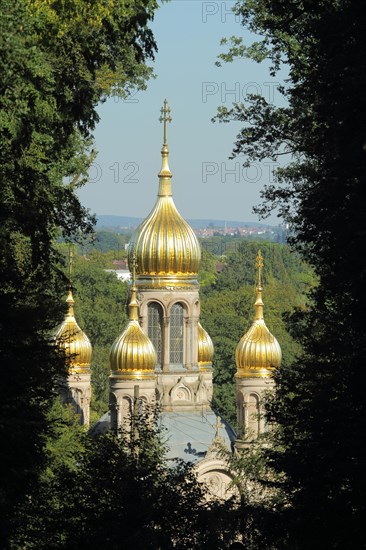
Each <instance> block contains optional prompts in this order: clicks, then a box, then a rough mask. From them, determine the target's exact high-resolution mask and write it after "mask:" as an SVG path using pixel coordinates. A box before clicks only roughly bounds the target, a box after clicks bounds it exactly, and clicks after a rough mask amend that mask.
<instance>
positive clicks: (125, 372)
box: [109, 262, 157, 380]
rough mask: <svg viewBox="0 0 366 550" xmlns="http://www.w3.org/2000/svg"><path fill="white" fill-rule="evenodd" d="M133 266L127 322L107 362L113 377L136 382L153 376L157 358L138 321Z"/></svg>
mask: <svg viewBox="0 0 366 550" xmlns="http://www.w3.org/2000/svg"><path fill="white" fill-rule="evenodd" d="M135 266H136V262H134V265H133V282H132V289H131V300H130V305H129V310H130V315H129V321H128V324H127V326H126V328H125V330H124V331H123V332H122V334H121V335H120V336H118V337H117V338H116V340H115V341H114V343H113V345H112V348H111V351H110V356H109V360H110V366H111V370H112V373H113V374H114V375H118V376H121V377H122V378H128V379H130V378H132V379H137V380H138V379H142V378H151V377H153V376H154V373H155V366H156V361H157V358H156V352H155V348H154V346H153V343H152V342H151V340H150V338H149V337H148V336H147V335H146V334H145V333H144V332H143V330H142V328H141V327H140V323H139V320H138V304H137V301H136V290H137V289H136V286H135Z"/></svg>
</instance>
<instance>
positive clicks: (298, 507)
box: [219, 0, 366, 549]
mask: <svg viewBox="0 0 366 550" xmlns="http://www.w3.org/2000/svg"><path fill="white" fill-rule="evenodd" d="M235 9H236V11H237V13H238V14H239V15H240V16H241V18H242V22H243V25H244V26H245V27H246V28H247V29H249V30H250V31H253V32H254V33H256V34H257V35H259V36H261V37H262V38H261V39H260V40H259V41H258V42H256V43H254V44H251V45H248V44H245V43H244V42H243V40H241V39H240V38H235V37H234V38H233V39H231V48H230V50H229V52H228V53H227V54H224V55H222V56H221V57H222V58H223V59H225V60H227V61H232V60H233V59H234V58H236V57H241V58H243V57H244V58H245V57H248V58H252V59H253V58H254V59H256V60H257V61H262V60H264V59H269V61H270V64H271V67H270V72H271V74H272V75H274V74H276V73H277V71H278V70H279V69H280V68H281V67H282V66H283V64H286V66H287V69H288V77H287V78H286V80H285V81H284V83H283V84H282V85H281V87H280V91H281V92H282V94H283V96H284V98H285V100H286V101H285V106H283V107H276V106H274V105H271V104H269V103H268V102H267V101H266V100H265V98H263V97H260V96H255V95H252V96H249V97H248V98H247V101H246V102H245V103H244V104H235V105H234V106H233V108H232V109H225V108H224V109H221V112H220V113H219V117H220V118H221V120H223V121H229V120H239V121H242V122H243V129H242V130H241V132H240V133H239V135H238V137H237V141H236V143H235V146H234V151H233V155H234V156H235V155H241V154H244V155H246V158H247V159H248V162H250V161H251V160H253V159H256V160H258V159H259V160H261V159H264V158H269V159H271V160H273V161H277V160H278V159H279V158H281V156H282V155H287V157H285V158H287V159H288V162H287V164H286V165H284V166H282V167H279V168H278V169H277V170H276V173H275V177H276V181H275V184H274V185H270V186H267V188H266V189H265V190H264V193H263V195H264V199H265V202H264V204H263V205H262V207H260V208H258V209H257V210H258V211H259V212H260V213H262V214H263V215H266V214H267V213H268V212H269V211H270V210H271V209H272V208H273V207H277V208H278V209H279V212H280V214H281V215H282V216H283V217H284V219H285V220H286V221H287V222H288V223H289V225H290V231H291V235H292V237H291V242H292V244H293V246H294V247H296V248H297V250H299V251H300V252H301V253H302V254H303V257H304V258H305V259H306V260H307V261H308V262H310V264H311V265H312V266H313V267H314V269H315V273H316V275H317V276H318V278H319V285H318V287H317V288H316V289H315V291H314V292H313V293H312V307H311V309H310V310H309V311H308V312H307V313H305V314H304V315H301V316H300V318H297V319H293V320H292V324H293V329H294V333H295V334H296V337H297V338H299V340H300V341H301V343H302V345H303V347H304V354H303V356H302V357H301V359H300V360H298V361H295V362H294V363H293V364H292V365H291V366H288V367H285V368H283V369H282V371H281V373H280V374H279V375H278V377H277V383H278V389H277V395H276V401H275V402H274V403H273V404H272V405H271V407H270V417H271V419H273V420H275V421H276V422H278V424H279V430H278V432H277V436H278V437H277V445H276V446H275V448H274V450H273V452H270V453H269V456H270V459H271V460H272V461H273V464H274V465H275V468H276V469H277V471H284V472H285V474H286V480H287V491H288V494H289V495H290V497H291V506H289V507H287V508H286V509H285V511H284V515H285V516H286V518H287V520H286V521H285V522H284V523H283V525H286V531H287V533H286V532H285V531H284V533H283V539H282V541H281V540H280V541H277V544H278V546H279V547H281V548H292V549H294V548H296V549H297V548H303V549H305V548H306V549H307V548H364V547H365V539H364V525H363V522H364V519H363V518H364V517H365V513H366V509H365V503H366V483H365V476H364V471H363V470H364V464H365V462H366V451H365V449H366V446H365V445H364V443H363V434H364V433H365V429H366V401H365V399H364V391H363V388H364V387H365V383H366V379H365V374H364V371H363V369H362V367H361V365H362V364H363V361H364V357H365V354H366V336H365V330H364V326H363V320H364V317H365V310H366V303H365V295H366V293H365V292H364V287H365V274H366V265H365V255H364V254H363V253H362V252H361V250H363V248H364V239H365V233H366V227H365V219H366V218H365V211H366V208H365V207H366V204H365V197H366V195H365V174H366V147H365V131H364V129H365V124H366V109H365V95H364V89H365V84H366V66H365V64H366V61H365V55H364V49H365V48H364V44H365V42H364V40H365V39H364V37H365V31H366V15H365V11H364V10H363V6H362V5H361V3H359V2H357V0H341V1H336V0H321V1H319V2H316V3H314V2H311V1H304V2H298V1H297V0H286V1H284V0H278V1H276V2H272V1H269V0H259V1H258V2H251V1H239V2H237V4H236V8H235ZM296 320H297V321H298V323H297V325H295V321H296ZM286 537H288V538H286ZM285 540H286V542H285Z"/></svg>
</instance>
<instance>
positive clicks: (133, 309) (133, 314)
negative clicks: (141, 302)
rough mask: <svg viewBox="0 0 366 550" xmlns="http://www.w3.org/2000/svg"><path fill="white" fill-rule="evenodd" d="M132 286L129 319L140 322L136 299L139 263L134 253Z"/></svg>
mask: <svg viewBox="0 0 366 550" xmlns="http://www.w3.org/2000/svg"><path fill="white" fill-rule="evenodd" d="M131 267H132V273H131V275H132V286H131V299H130V304H129V313H130V315H129V319H130V321H138V320H139V313H138V311H139V310H138V307H139V306H138V303H137V299H136V294H137V288H136V267H137V262H136V254H135V253H133V255H132V266H131Z"/></svg>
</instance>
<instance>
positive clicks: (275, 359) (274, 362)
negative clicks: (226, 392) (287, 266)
mask: <svg viewBox="0 0 366 550" xmlns="http://www.w3.org/2000/svg"><path fill="white" fill-rule="evenodd" d="M256 267H257V269H258V279H257V288H256V300H255V304H254V311H255V314H254V322H253V324H252V326H251V327H250V329H249V330H248V332H246V333H245V334H244V336H243V337H242V338H241V340H240V342H239V344H238V345H237V348H236V352H235V360H236V366H237V372H236V377H237V378H258V377H259V378H266V377H268V376H269V374H270V372H271V371H272V370H273V369H274V368H276V367H279V366H280V364H281V348H280V346H279V343H278V342H277V340H276V338H275V337H274V336H273V334H271V333H270V331H269V330H268V328H267V326H266V324H265V322H264V319H263V301H262V290H263V289H262V268H263V257H262V254H261V251H260V250H258V254H257V257H256Z"/></svg>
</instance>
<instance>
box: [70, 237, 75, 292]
mask: <svg viewBox="0 0 366 550" xmlns="http://www.w3.org/2000/svg"><path fill="white" fill-rule="evenodd" d="M73 263H74V253H73V249H72V245H71V243H70V244H69V287H70V288H71V286H72V285H71V276H72V268H73Z"/></svg>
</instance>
